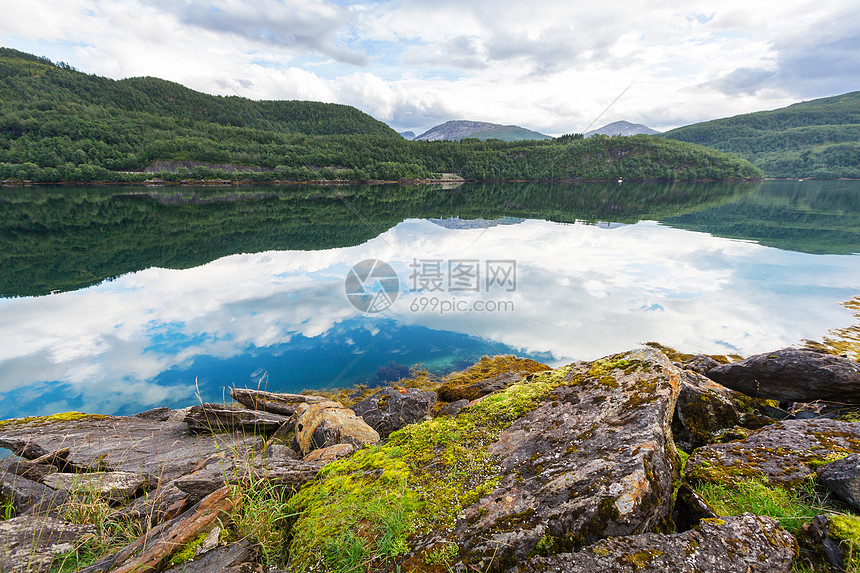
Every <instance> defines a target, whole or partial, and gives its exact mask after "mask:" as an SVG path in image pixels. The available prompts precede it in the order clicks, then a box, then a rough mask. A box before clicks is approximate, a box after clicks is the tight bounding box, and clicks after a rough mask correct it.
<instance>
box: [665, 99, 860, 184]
mask: <svg viewBox="0 0 860 573" xmlns="http://www.w3.org/2000/svg"><path fill="white" fill-rule="evenodd" d="M663 135H664V136H665V137H668V138H671V139H677V140H680V141H687V142H690V143H698V144H700V145H706V146H708V147H712V148H714V149H718V150H720V151H725V152H728V153H734V154H737V155H739V156H741V157H743V158H744V159H746V160H748V161H750V162H752V163H753V164H754V165H756V166H757V167H760V168H761V169H762V170H763V171H764V172H765V175H767V176H770V177H799V178H800V177H802V178H807V177H820V178H835V177H852V178H855V177H860V92H851V93H847V94H843V95H839V96H834V97H828V98H822V99H815V100H811V101H805V102H802V103H796V104H793V105H790V106H788V107H784V108H781V109H775V110H772V111H760V112H756V113H748V114H744V115H736V116H734V117H728V118H725V119H716V120H713V121H706V122H704V123H696V124H693V125H688V126H686V127H679V128H677V129H673V130H671V131H667V132H666V133H664V134H663Z"/></svg>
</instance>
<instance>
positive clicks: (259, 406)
mask: <svg viewBox="0 0 860 573" xmlns="http://www.w3.org/2000/svg"><path fill="white" fill-rule="evenodd" d="M230 397H231V398H233V399H234V400H236V401H237V402H239V403H240V404H242V405H243V406H245V407H246V408H250V409H251V410H265V411H266V412H272V413H273V414H281V415H283V416H292V415H293V414H295V413H296V409H297V408H298V407H299V404H316V403H317V402H325V401H326V400H328V398H325V397H323V396H311V395H305V394H277V393H275V392H265V391H263V390H251V389H249V388H233V389H232V390H230Z"/></svg>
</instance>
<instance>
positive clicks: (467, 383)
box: [436, 356, 550, 402]
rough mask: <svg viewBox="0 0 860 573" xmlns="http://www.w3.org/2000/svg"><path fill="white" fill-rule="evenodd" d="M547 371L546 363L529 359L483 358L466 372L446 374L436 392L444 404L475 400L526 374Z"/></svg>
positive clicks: (507, 357)
mask: <svg viewBox="0 0 860 573" xmlns="http://www.w3.org/2000/svg"><path fill="white" fill-rule="evenodd" d="M549 369H550V368H549V366H547V365H546V364H541V363H540V362H536V361H534V360H531V359H529V358H516V357H514V356H494V357H492V358H491V357H489V356H484V357H483V358H481V360H480V361H479V362H477V363H476V364H474V365H473V366H470V367H469V368H467V369H466V370H464V371H462V372H455V373H453V374H451V375H449V376H448V377H447V378H446V379H445V380H444V381H443V382H442V385H441V386H440V387H439V389H438V390H437V391H436V392H437V394H438V395H439V399H440V400H442V401H443V402H456V401H457V400H475V399H477V398H480V397H481V396H486V395H488V394H491V393H493V392H497V391H499V390H503V389H504V388H507V387H508V386H510V385H511V384H514V383H516V382H519V381H520V380H521V379H522V378H523V377H524V376H526V375H527V374H530V373H535V372H542V371H546V370H549Z"/></svg>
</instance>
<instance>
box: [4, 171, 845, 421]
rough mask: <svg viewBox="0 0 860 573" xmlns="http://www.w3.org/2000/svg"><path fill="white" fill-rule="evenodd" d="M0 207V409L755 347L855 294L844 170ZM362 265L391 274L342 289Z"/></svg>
mask: <svg viewBox="0 0 860 573" xmlns="http://www.w3.org/2000/svg"><path fill="white" fill-rule="evenodd" d="M0 209H2V211H3V213H4V217H3V223H2V228H0V241H2V245H3V250H2V253H0V262H2V268H0V294H2V298H0V340H2V345H0V418H11V417H17V416H24V415H43V414H51V413H55V412H59V411H67V410H80V411H86V412H92V413H108V414H129V413H134V412H138V411H141V410H144V409H148V408H151V407H155V406H161V405H166V406H173V407H180V406H186V405H190V404H193V403H196V402H198V401H199V400H205V401H211V400H223V399H225V398H228V397H229V387H231V386H249V387H257V386H260V387H266V388H268V389H269V390H273V391H285V392H295V391H299V390H302V389H313V388H323V387H332V386H347V385H351V384H355V383H371V384H372V383H378V382H380V381H381V380H382V379H384V378H386V377H387V376H388V377H390V376H391V375H393V374H391V373H392V372H394V373H396V372H399V371H403V370H404V369H405V368H406V367H409V366H411V365H414V364H419V363H420V364H422V365H423V366H424V367H427V368H429V369H430V370H432V371H434V372H437V373H445V372H449V371H451V370H454V369H460V368H463V367H465V366H468V365H469V364H471V363H473V362H474V361H475V360H477V359H478V358H479V357H480V356H482V355H485V354H499V353H516V354H519V355H523V356H530V357H533V358H536V359H538V360H541V361H544V362H546V363H548V364H550V365H553V366H555V365H560V364H564V363H567V362H570V361H572V360H576V359H592V358H596V357H600V356H603V355H606V354H609V353H612V352H618V351H622V350H625V349H628V348H631V347H634V346H636V345H638V344H640V343H642V342H646V341H651V340H656V341H660V342H661V343H664V344H667V345H670V346H675V347H678V348H680V349H683V350H685V351H701V352H708V353H739V354H751V353H755V352H761V351H766V350H772V349H776V348H780V347H783V346H787V345H791V344H797V343H799V342H801V341H802V340H803V339H820V338H821V337H822V336H823V335H825V334H826V333H827V332H828V331H829V330H831V329H834V328H839V327H844V326H847V325H849V324H851V322H852V315H851V313H850V312H849V311H848V310H846V309H845V308H844V307H842V306H841V305H840V303H842V302H845V301H847V300H849V299H851V298H852V297H854V296H856V295H857V294H858V287H860V257H858V256H857V255H856V254H855V253H857V252H858V251H860V184H858V182H802V183H800V182H765V183H762V184H737V185H726V184H711V185H705V184H697V185H681V184H668V185H655V184H652V185H633V184H627V183H625V184H624V185H623V186H620V187H619V186H615V185H580V186H564V185H507V186H505V185H492V186H488V185H485V186H478V185H475V186H464V187H462V188H459V189H440V188H426V187H423V188H419V187H410V188H404V187H377V188H372V187H354V188H338V189H332V188H324V187H320V188H301V189H294V188H286V189H284V188H273V187H254V188H247V189H246V188H196V189H195V188H144V187H140V188H129V187H124V188H92V187H73V188H56V187H46V188H41V187H31V188H17V189H5V190H0ZM365 260H378V261H383V262H386V263H388V265H390V268H391V269H393V273H394V275H393V276H388V275H386V274H385V272H383V271H385V268H384V267H379V269H378V273H381V274H379V276H378V277H376V278H379V279H382V281H381V282H379V281H377V280H375V278H374V277H373V276H371V277H370V280H368V281H366V282H365V283H364V287H365V288H366V292H367V298H366V299H362V298H361V297H358V296H354V295H353V296H351V297H348V296H347V293H346V288H345V279H346V277H347V276H348V274H349V273H350V269H351V268H352V267H353V266H354V265H356V263H359V262H361V261H365ZM359 275H361V276H360V277H359V283H360V281H361V279H362V278H363V274H362V271H361V268H359ZM392 278H396V280H397V287H398V288H397V293H396V294H397V296H396V299H395V300H394V301H393V303H392V304H391V305H390V306H388V307H387V308H385V309H384V310H380V311H379V312H373V313H368V312H364V311H363V310H362V309H361V308H357V307H356V304H358V306H361V305H362V303H367V304H369V303H370V302H372V301H373V300H376V303H377V306H379V307H384V306H386V304H387V302H388V300H386V299H385V298H384V295H380V293H381V292H382V293H384V292H385V291H386V289H385V288H384V287H390V286H391V284H392V282H391V279H392ZM386 279H387V281H388V282H386ZM359 286H361V284H359ZM347 287H349V288H350V289H351V292H353V293H355V292H357V291H356V288H355V283H348V284H347ZM388 290H389V291H390V290H391V289H388ZM380 297H382V298H380ZM353 303H356V304H353ZM380 367H382V368H380Z"/></svg>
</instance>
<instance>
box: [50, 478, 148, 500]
mask: <svg viewBox="0 0 860 573" xmlns="http://www.w3.org/2000/svg"><path fill="white" fill-rule="evenodd" d="M42 483H44V484H45V485H46V486H48V487H50V488H52V489H64V490H66V491H69V492H72V493H75V494H81V493H85V494H91V495H95V496H98V497H100V498H102V499H105V500H108V501H122V500H125V499H129V498H133V497H135V495H136V494H137V492H138V491H139V490H141V489H142V488H144V487H147V486H148V487H152V486H154V485H155V483H154V480H153V479H152V478H150V477H149V476H147V475H144V474H139V473H131V472H90V473H83V474H69V473H53V474H49V475H47V476H45V478H44V479H43V480H42Z"/></svg>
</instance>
